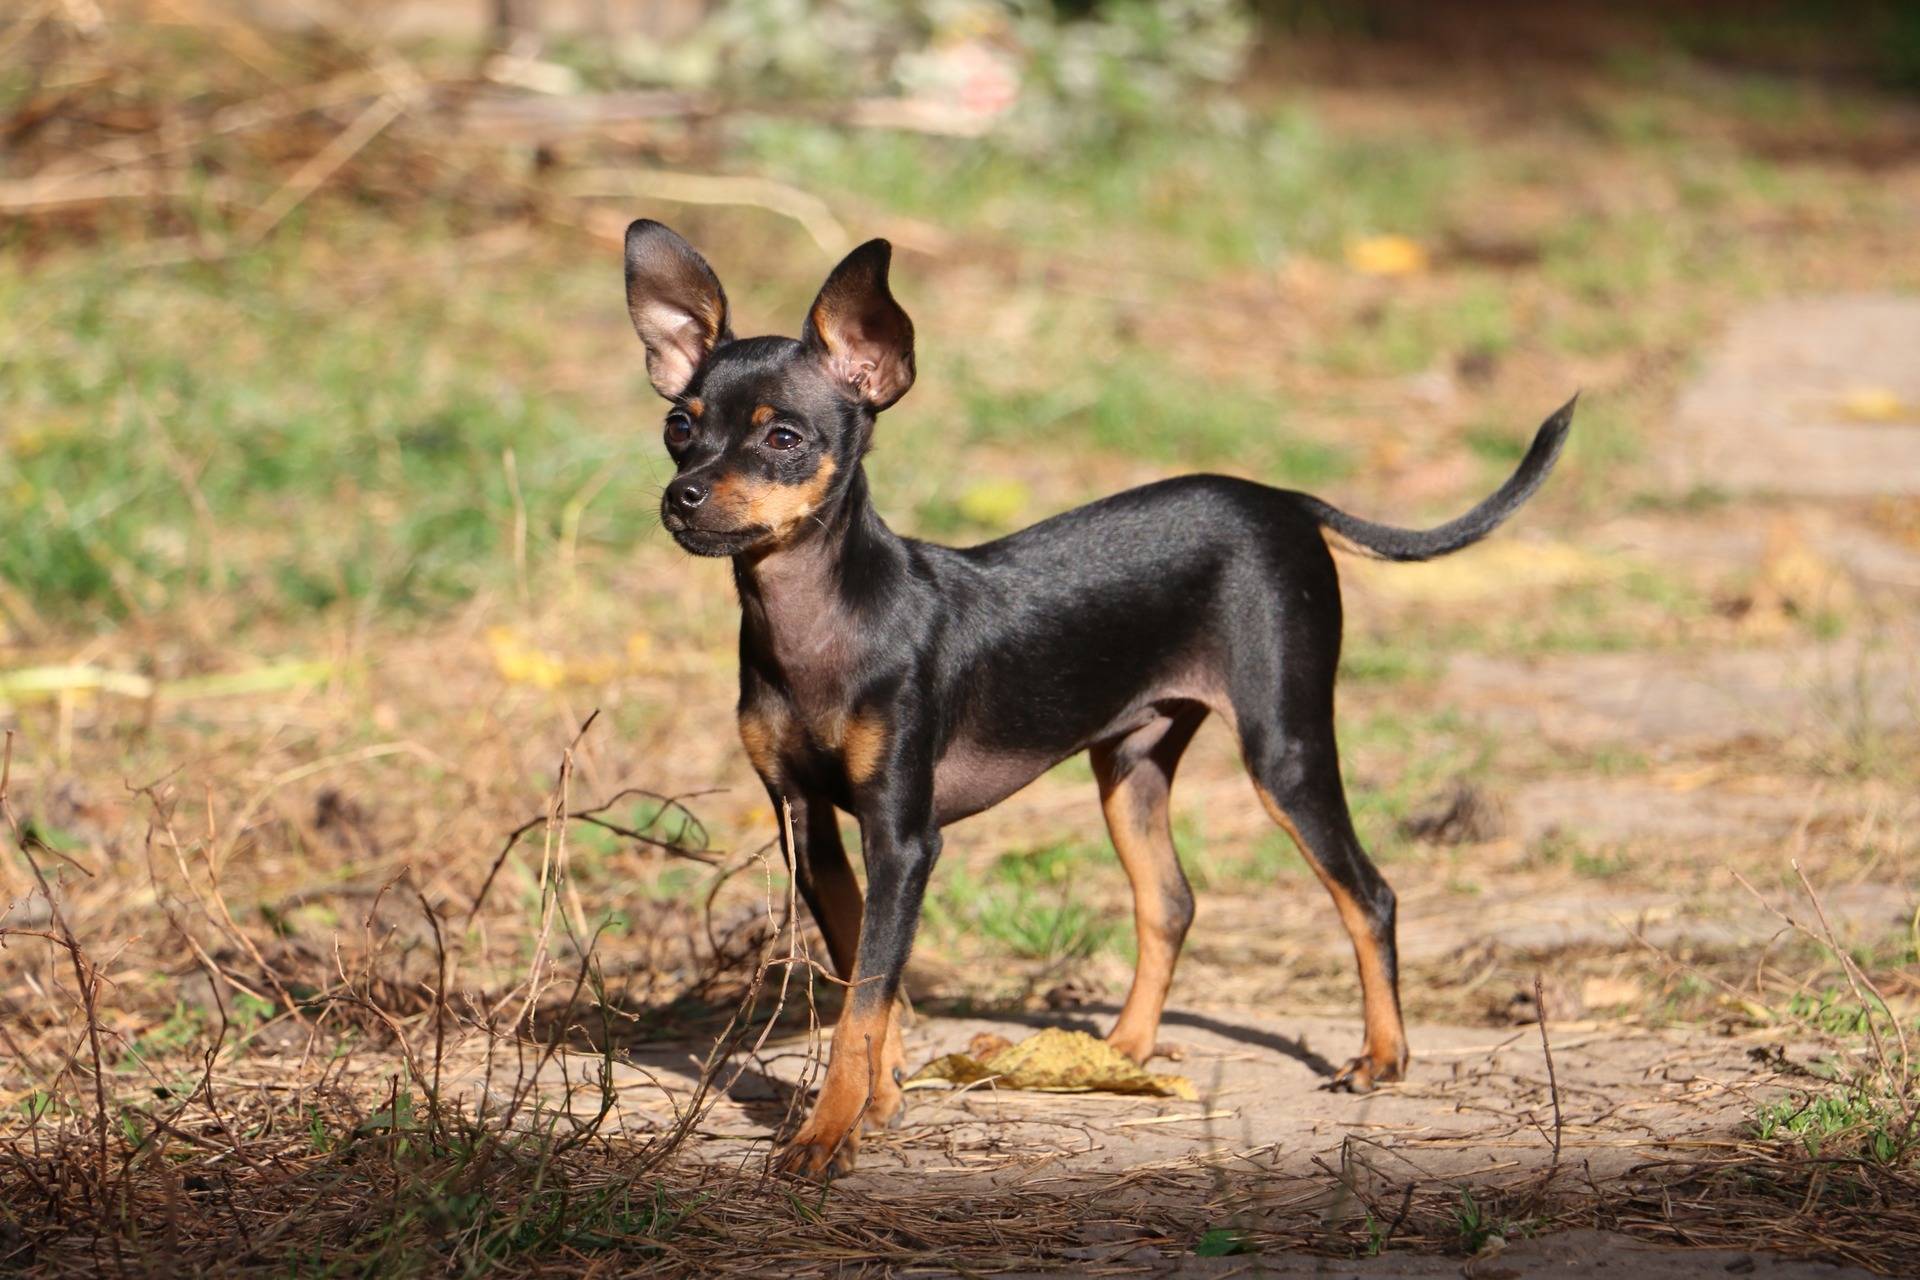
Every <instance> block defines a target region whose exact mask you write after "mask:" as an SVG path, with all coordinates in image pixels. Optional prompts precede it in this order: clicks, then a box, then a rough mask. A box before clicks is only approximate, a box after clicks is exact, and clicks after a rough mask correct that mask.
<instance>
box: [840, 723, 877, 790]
mask: <svg viewBox="0 0 1920 1280" xmlns="http://www.w3.org/2000/svg"><path fill="white" fill-rule="evenodd" d="M886 749H887V722H886V721H885V720H883V719H882V718H881V717H880V716H878V715H875V714H874V713H873V712H870V711H868V712H862V713H860V714H858V715H854V716H850V717H848V719H847V722H846V727H845V728H844V729H842V730H841V733H840V758H841V759H842V760H843V761H845V762H846V766H847V779H848V780H849V781H850V782H852V783H853V785H854V786H856V787H858V786H864V785H866V784H867V783H868V782H871V781H872V780H873V775H874V774H876V773H878V772H879V771H880V757H881V756H882V755H883V754H884V753H885V752H886Z"/></svg>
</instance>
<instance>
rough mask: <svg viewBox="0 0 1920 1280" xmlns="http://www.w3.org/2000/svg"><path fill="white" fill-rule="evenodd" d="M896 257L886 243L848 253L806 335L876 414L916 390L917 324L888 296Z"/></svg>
mask: <svg viewBox="0 0 1920 1280" xmlns="http://www.w3.org/2000/svg"><path fill="white" fill-rule="evenodd" d="M892 257H893V246H892V245H890V244H888V243H887V242H886V241H885V240H869V241H867V242H866V243H865V244H863V245H861V246H860V247H859V248H858V249H855V250H854V251H853V252H852V253H850V254H848V255H847V256H846V258H845V259H844V260H843V261H842V262H841V263H840V265H839V266H837V267H835V268H834V269H833V274H832V275H830V276H828V277H827V282H826V283H825V284H823V285H821V286H820V296H819V297H817V298H815V299H814V300H813V308H812V309H811V310H810V311H808V312H807V324H806V328H805V329H804V331H803V332H802V334H801V340H802V341H803V342H805V344H806V346H807V349H808V350H809V351H812V352H814V353H815V354H816V355H817V356H819V357H820V359H821V360H823V361H824V362H825V363H826V366H827V371H828V372H829V373H830V374H832V375H833V377H834V380H835V381H837V382H839V383H841V384H842V385H843V386H845V387H846V388H847V389H848V390H849V391H850V392H851V393H852V394H853V395H855V396H858V397H859V398H860V399H862V400H864V401H866V403H867V405H868V406H869V407H870V408H872V410H873V411H874V412H875V413H878V412H880V410H882V409H884V408H886V407H887V406H888V405H891V404H892V403H893V402H894V401H896V400H898V399H899V398H900V397H901V396H903V395H905V394H907V388H908V387H911V386H912V385H913V321H911V320H909V319H908V318H907V313H906V312H905V311H902V310H901V309H900V304H899V303H897V302H895V301H894V300H893V294H891V293H890V292H888V291H887V264H888V262H889V261H890V260H891V259H892Z"/></svg>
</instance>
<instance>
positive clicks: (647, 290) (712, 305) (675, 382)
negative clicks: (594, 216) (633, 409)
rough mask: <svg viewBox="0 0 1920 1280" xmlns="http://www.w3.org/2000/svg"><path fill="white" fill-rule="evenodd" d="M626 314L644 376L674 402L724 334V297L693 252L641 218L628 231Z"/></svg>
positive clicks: (726, 335) (709, 270) (702, 260)
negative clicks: (639, 345) (643, 350)
mask: <svg viewBox="0 0 1920 1280" xmlns="http://www.w3.org/2000/svg"><path fill="white" fill-rule="evenodd" d="M627 314H628V315H630V316H632V317H633V328H634V332H636V333H638V334H639V335H640V341H642V342H644V343H646V344H647V376H648V377H649V378H651V379H652V380H653V389H654V390H655V391H658V392H659V393H660V394H661V395H663V396H665V397H666V398H667V399H669V400H672V399H674V398H675V397H676V396H678V395H679V394H680V393H681V392H683V391H685V390H686V389H687V384H688V383H689V382H692V381H693V371H694V370H695V369H698V368H699V367H700V362H701V361H702V360H705V359H706V358H707V355H708V353H709V352H711V351H712V350H713V349H714V347H715V346H717V345H719V343H721V342H722V341H724V340H725V339H727V338H729V337H731V336H732V335H731V334H730V333H729V332H728V331H727V293H726V290H724V289H722V288H721V287H720V278H719V277H718V276H716V275H714V274H713V268H712V267H710V266H708V265H707V260H706V259H705V258H703V257H701V256H700V255H699V254H698V253H697V252H695V250H694V247H693V246H692V245H690V244H688V243H687V242H686V241H685V240H682V239H681V238H680V237H679V236H677V235H675V234H674V233H673V232H672V231H670V230H668V229H667V228H666V227H664V226H662V225H661V224H660V223H658V222H655V221H653V219H651V218H642V219H640V220H639V221H638V222H636V223H634V224H633V225H632V226H630V227H628V228H627Z"/></svg>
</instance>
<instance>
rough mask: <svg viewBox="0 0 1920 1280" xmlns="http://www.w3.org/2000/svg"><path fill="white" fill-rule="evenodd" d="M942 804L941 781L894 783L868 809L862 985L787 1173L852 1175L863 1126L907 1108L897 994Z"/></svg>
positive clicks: (852, 996) (859, 966)
mask: <svg viewBox="0 0 1920 1280" xmlns="http://www.w3.org/2000/svg"><path fill="white" fill-rule="evenodd" d="M903 790H906V794H902V791H903ZM916 792H917V793H918V794H915V793H916ZM932 807H933V806H932V784H931V779H926V780H923V781H922V783H921V784H920V785H919V786H917V787H913V788H911V789H903V788H900V787H888V788H886V789H885V794H882V795H878V796H874V797H873V798H872V800H871V801H870V802H867V801H865V800H864V798H863V802H862V803H861V805H860V810H861V812H860V830H861V846H862V848H863V849H864V850H865V853H866V863H867V900H866V911H865V913H864V914H863V916H862V917H861V922H860V947H859V953H858V956H857V958H856V960H855V962H854V977H853V985H852V987H851V989H850V990H849V991H848V992H847V1001H846V1005H845V1007H844V1008H843V1009H842V1011H841V1014H840V1022H839V1024H838V1025H837V1026H835V1027H834V1029H833V1049H832V1052H831V1054H830V1055H829V1057H828V1060H827V1077H826V1082H825V1083H824V1084H823V1085H822V1086H821V1088H820V1096H819V1098H818V1099H817V1100H816V1101H815V1102H814V1104H813V1111H812V1113H811V1114H809V1115H808V1116H807V1119H806V1123H804V1124H803V1125H801V1127H800V1132H799V1133H798V1134H796V1135H795V1136H794V1139H793V1141H792V1142H791V1143H790V1144H789V1145H788V1146H787V1148H786V1149H785V1150H784V1151H783V1152H782V1153H781V1155H780V1165H781V1167H782V1168H784V1169H786V1170H788V1171H789V1172H792V1173H798V1174H802V1175H804V1176H806V1177H811V1178H820V1177H832V1176H834V1175H836V1174H842V1173H846V1172H848V1171H849V1170H851V1169H852V1168H853V1163H854V1155H855V1152H856V1150H857V1149H858V1147H859V1143H860V1132H861V1129H862V1127H863V1122H864V1126H865V1127H867V1128H884V1127H886V1126H887V1125H889V1124H891V1123H893V1121H894V1120H896V1119H897V1118H898V1117H899V1115H900V1112H901V1109H902V1107H903V1105H904V1095H903V1094H902V1093H901V1091H900V1080H901V1076H902V1069H903V1067H904V1065H905V1058H904V1055H903V1053H902V1050H901V1045H900V1019H899V1013H898V1000H897V997H898V996H899V994H900V975H901V971H902V970H903V969H905V968H906V964H907V953H908V952H909V951H910V950H911V949H912V947H913V933H914V929H915V927H916V926H917V925H918V924H919V922H920V903H921V899H922V898H923V897H924V896H925V894H926V889H927V876H928V874H929V873H930V872H931V871H932V870H933V863H934V859H935V858H936V857H938V856H939V852H940V833H939V831H938V830H937V829H936V828H935V827H934V824H933V815H932Z"/></svg>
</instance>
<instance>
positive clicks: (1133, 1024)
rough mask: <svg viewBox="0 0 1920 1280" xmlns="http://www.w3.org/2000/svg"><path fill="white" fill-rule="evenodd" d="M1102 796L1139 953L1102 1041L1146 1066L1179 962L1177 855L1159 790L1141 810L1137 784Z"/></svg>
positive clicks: (1123, 784) (1119, 785)
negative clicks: (1174, 892)
mask: <svg viewBox="0 0 1920 1280" xmlns="http://www.w3.org/2000/svg"><path fill="white" fill-rule="evenodd" d="M1103 791H1104V794H1103V795H1102V796H1101V800H1100V807H1101V809H1102V810H1103V811H1104V812H1105V814H1106V817H1107V833H1108V835H1110V836H1111V837H1112V839H1113V848H1114V852H1116V853H1118V854H1119V855H1120V865H1121V866H1123V867H1125V868H1126V871H1127V879H1128V880H1129V881H1131V882H1132V884H1133V923H1134V930H1135V932H1136V934H1137V935H1138V938H1139V953H1140V954H1139V959H1138V960H1137V961H1136V962H1135V964H1134V968H1133V986H1132V987H1131V988H1130V989H1129V990H1128V992H1127V1002H1126V1004H1125V1005H1124V1006H1122V1007H1121V1010H1120V1018H1119V1020H1118V1021H1117V1022H1115V1023H1114V1025H1113V1031H1112V1032H1111V1034H1109V1035H1108V1036H1107V1039H1108V1041H1109V1042H1111V1043H1112V1044H1113V1046H1114V1047H1115V1048H1117V1049H1119V1050H1120V1052H1122V1053H1124V1054H1126V1055H1127V1056H1128V1057H1130V1058H1132V1059H1133V1060H1134V1061H1135V1062H1145V1061H1146V1060H1147V1059H1148V1058H1150V1057H1152V1056H1153V1050H1154V1045H1155V1042H1156V1041H1157V1039H1158V1037H1159V1034H1160V1014H1161V1011H1162V1010H1163V1009H1165V1007H1166V1003H1167V989H1168V988H1169V987H1171V986H1172V985H1173V969H1174V965H1175V963H1176V962H1177V961H1178V960H1179V958H1180V943H1181V940H1182V939H1181V937H1180V936H1179V934H1177V933H1176V931H1175V926H1174V922H1173V909H1172V902H1171V901H1170V900H1169V898H1168V894H1167V889H1168V886H1169V872H1171V874H1172V875H1176V876H1177V875H1179V874H1180V871H1179V866H1180V855H1179V852H1178V851H1177V850H1176V849H1175V848H1174V846H1173V838H1172V834H1171V832H1170V830H1169V828H1168V825H1167V821H1168V820H1167V796H1166V792H1165V789H1164V788H1162V789H1161V791H1160V794H1159V795H1158V796H1156V797H1154V799H1153V801H1152V804H1151V806H1150V807H1149V808H1147V809H1146V810H1144V811H1143V810H1142V809H1141V807H1140V801H1139V794H1138V784H1132V785H1129V783H1128V781H1127V780H1126V779H1122V780H1121V781H1120V782H1119V783H1117V784H1116V785H1115V786H1113V787H1112V788H1111V789H1103Z"/></svg>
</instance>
